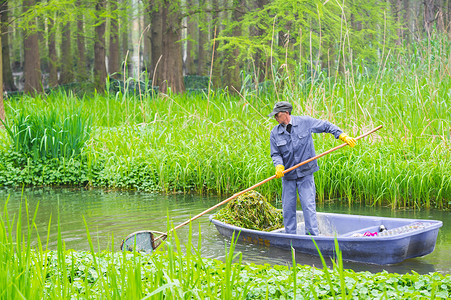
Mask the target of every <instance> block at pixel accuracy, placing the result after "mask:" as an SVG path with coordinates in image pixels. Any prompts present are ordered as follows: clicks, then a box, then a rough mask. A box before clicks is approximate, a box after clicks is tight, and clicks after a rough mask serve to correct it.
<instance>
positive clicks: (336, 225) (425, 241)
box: [210, 211, 443, 265]
mask: <svg viewBox="0 0 451 300" xmlns="http://www.w3.org/2000/svg"><path fill="white" fill-rule="evenodd" d="M317 216H318V227H319V230H320V235H319V236H310V235H305V234H304V233H303V232H304V218H303V215H302V211H298V212H297V221H298V233H297V234H287V233H285V232H284V229H283V228H281V229H278V230H274V231H270V232H266V231H258V230H252V229H246V228H240V227H236V226H233V225H230V224H226V223H224V222H221V221H218V220H216V219H215V218H214V217H215V216H214V215H211V216H210V221H211V222H212V223H213V224H214V225H215V226H216V228H217V229H218V231H219V232H220V233H221V234H222V235H224V236H226V237H229V238H230V237H232V235H233V233H235V236H238V233H239V240H241V241H244V242H248V243H253V244H259V245H263V246H266V247H278V248H284V249H291V246H292V247H293V248H294V249H295V250H296V251H299V252H302V253H307V254H312V255H317V256H318V250H317V248H316V247H315V244H314V242H313V239H314V240H315V242H316V244H317V245H318V248H319V250H320V251H321V254H322V255H323V256H328V257H335V239H336V240H337V241H338V245H339V249H340V250H341V252H342V257H343V259H344V260H349V261H356V262H363V263H372V264H378V265H390V264H397V263H400V262H402V261H403V260H405V259H408V258H413V257H419V256H424V255H427V254H429V253H431V252H432V251H434V248H435V243H436V241H437V235H438V231H439V228H440V227H442V225H443V223H442V221H436V220H418V219H404V218H388V217H372V216H358V215H346V214H335V213H320V212H318V213H317Z"/></svg>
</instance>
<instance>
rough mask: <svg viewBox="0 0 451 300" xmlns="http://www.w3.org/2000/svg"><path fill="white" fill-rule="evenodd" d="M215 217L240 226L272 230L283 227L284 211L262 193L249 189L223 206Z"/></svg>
mask: <svg viewBox="0 0 451 300" xmlns="http://www.w3.org/2000/svg"><path fill="white" fill-rule="evenodd" d="M215 219H217V220H219V221H221V222H225V223H228V224H231V225H235V226H238V227H243V228H248V229H255V230H262V231H272V230H275V229H278V228H282V227H283V216H282V211H281V210H279V209H276V208H275V207H274V206H272V205H271V204H270V203H269V202H268V201H267V200H266V199H265V197H263V196H262V195H261V194H260V193H258V192H256V191H249V192H246V193H244V194H243V195H241V196H239V197H237V198H236V199H234V200H232V201H231V202H229V204H227V206H226V207H224V208H222V209H221V210H220V211H219V212H218V213H217V214H216V216H215Z"/></svg>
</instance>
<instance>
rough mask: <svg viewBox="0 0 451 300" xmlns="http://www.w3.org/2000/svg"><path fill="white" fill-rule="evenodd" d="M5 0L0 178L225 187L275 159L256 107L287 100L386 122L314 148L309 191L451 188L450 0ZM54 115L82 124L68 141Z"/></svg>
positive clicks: (354, 126) (400, 198)
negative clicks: (325, 153) (367, 133)
mask: <svg viewBox="0 0 451 300" xmlns="http://www.w3.org/2000/svg"><path fill="white" fill-rule="evenodd" d="M0 3H1V22H2V26H1V43H2V47H1V49H2V52H1V57H2V59H1V60H0V61H1V63H2V68H1V69H2V72H0V73H1V75H2V78H1V81H2V82H3V86H2V87H1V88H3V89H4V92H1V93H0V95H1V96H0V118H1V119H2V120H4V121H5V125H6V128H7V129H8V130H7V131H6V133H4V134H3V133H2V134H3V137H4V138H3V140H4V141H6V140H7V138H6V135H8V136H9V138H10V140H9V142H5V143H3V145H2V150H3V152H2V160H3V162H2V164H1V165H0V167H1V168H0V182H1V185H14V184H22V183H23V184H27V185H28V184H31V185H46V184H77V185H100V186H112V187H117V188H124V187H125V188H137V189H151V190H154V189H156V190H163V191H168V190H173V191H180V190H183V191H185V190H195V191H198V192H205V191H215V192H217V193H219V194H221V193H232V192H236V191H237V190H238V189H242V188H245V187H248V186H250V185H253V184H254V183H256V182H257V181H259V180H261V179H263V178H265V177H267V176H268V175H271V172H272V169H271V168H270V166H269V158H268V156H267V153H266V152H267V151H266V152H265V150H267V145H266V144H265V142H267V140H266V139H264V138H261V137H262V136H264V135H265V134H268V133H269V130H270V128H271V127H272V126H273V125H274V124H273V123H271V122H269V121H260V119H259V118H261V117H263V115H266V113H267V112H269V111H270V109H271V107H272V104H273V103H274V102H275V101H277V100H289V101H291V100H295V103H294V104H295V107H296V109H295V110H296V113H300V112H301V111H303V112H307V113H309V114H310V115H312V116H317V117H323V118H326V119H328V120H331V121H333V122H335V123H337V124H338V125H340V126H341V127H343V128H346V131H347V132H349V133H350V134H353V135H357V134H359V133H363V132H362V131H363V130H367V129H370V128H371V127H375V126H376V125H379V123H384V125H388V126H387V127H388V128H387V130H388V132H387V133H384V134H380V135H379V136H378V137H377V138H376V139H375V140H374V141H373V143H380V146H377V145H371V147H369V150H368V152H365V150H359V151H360V152H354V153H356V154H355V157H353V162H352V163H351V162H347V160H346V158H345V157H341V156H331V158H330V159H329V158H327V159H325V160H324V161H323V164H324V166H326V167H327V168H326V169H327V170H328V174H327V175H320V176H319V178H317V184H318V186H319V188H318V190H319V198H320V199H325V198H331V197H332V198H337V197H338V198H341V197H343V196H346V197H347V198H348V199H351V198H353V197H356V196H357V198H360V199H365V201H369V202H370V203H373V202H380V201H390V203H391V204H392V205H393V206H395V207H396V206H419V205H420V206H421V205H426V206H431V205H434V206H439V207H444V206H445V207H446V206H449V205H450V203H451V201H450V195H451V179H450V178H451V177H450V176H449V172H450V171H449V169H450V168H448V167H447V166H449V165H450V163H451V159H450V154H449V153H450V151H449V150H450V140H451V137H450V135H451V127H450V119H451V118H450V114H451V111H450V107H451V105H450V95H451V92H450V89H449V86H450V85H449V83H450V63H451V56H450V48H451V47H450V43H449V37H450V24H451V21H450V20H451V19H450V15H451V1H449V0H421V1H420V0H418V1H408V0H390V1H383V0H368V1H361V0H343V1H337V0H334V1H332V0H324V1H301V0H274V1H269V0H256V1H245V0H233V1H232V0H229V1H221V0H210V1H208V0H187V1H177V0H176V1H165V0H149V1H138V0H120V1H119V0H118V1H113V0H98V1H87V0H60V1H52V0H47V1H46V0H42V1H36V0H24V1H20V0H16V1H7V0H1V1H0ZM58 87H60V88H61V89H58ZM130 90H131V92H130ZM55 91H59V92H55ZM61 91H63V92H61ZM80 91H81V92H80ZM60 92H61V93H60ZM155 92H158V96H155ZM193 92H194V94H193ZM59 93H60V94H59ZM196 93H197V94H196ZM5 95H6V97H7V98H5V99H6V100H5V101H6V110H5V104H4V99H3V97H4V96H5ZM87 95H88V96H87ZM193 95H195V96H193ZM155 97H158V98H155ZM155 99H159V101H158V102H157V100H155ZM18 100H19V101H18ZM78 100H82V101H78ZM74 103H79V107H78V108H76V109H75V108H74ZM118 103H119V104H118ZM58 106H60V107H62V108H61V109H59V108H58V109H57V108H56V107H58ZM48 107H51V108H48ZM80 107H82V108H80ZM77 109H81V110H82V111H84V113H86V112H89V113H90V116H83V113H82V112H80V111H78V115H77V116H78V119H76V118H72V119H71V118H68V116H72V115H73V114H74V111H77ZM7 112H9V113H10V114H11V116H6V113H7ZM255 112H258V113H255ZM250 113H252V114H250ZM120 114H122V118H121V117H119V116H118V115H120ZM132 114H134V115H133V116H131V115H132ZM243 114H248V115H249V117H248V118H246V116H244V115H243ZM36 115H41V119H39V117H38V116H36ZM60 115H62V116H63V118H62V121H61V124H63V123H64V124H66V123H67V120H69V119H70V120H71V121H73V124H75V123H77V122H78V123H79V124H81V125H77V126H78V127H77V126H75V125H73V127H72V128H75V129H74V132H75V131H76V132H77V135H78V136H79V137H80V136H85V137H80V138H78V137H77V138H75V137H72V138H74V140H73V143H72V144H73V148H70V149H66V148H67V147H68V145H67V140H68V136H67V135H60V136H59V137H56V136H53V137H52V138H53V139H58V138H59V139H60V140H58V142H55V143H54V144H52V145H50V144H49V142H48V140H50V136H49V132H50V131H51V130H49V128H53V129H55V128H54V127H52V126H55V125H54V124H55V120H56V119H58V116H60ZM30 116H34V117H35V121H34V123H33V122H31V121H30V120H32V118H31V117H30ZM49 116H50V117H49ZM52 118H53V119H52ZM119 119H120V121H118V120H119ZM152 120H153V121H152ZM168 120H171V121H176V122H173V123H174V125H175V127H174V128H175V129H167V128H165V127H164V126H160V125H159V124H160V123H158V122H159V121H161V122H163V124H167V122H168ZM30 122H31V123H33V124H34V125H33V124H31V123H30ZM46 122H47V123H48V124H50V125H49V126H50V127H45V125H46ZM78 123H77V124H78ZM91 123H94V125H95V126H94V127H93V128H94V129H93V130H92V132H91V129H88V127H90V124H91ZM237 123H238V124H237ZM254 123H255V124H254ZM64 124H63V125H64ZM130 124H131V125H130ZM143 124H144V125H143ZM146 124H147V125H148V126H145V125H146ZM63 125H61V126H63ZM150 125H152V126H150ZM373 125H375V126H373ZM33 126H35V127H36V128H37V127H39V126H41V127H40V128H41V129H42V130H41V131H40V132H41V133H40V135H39V134H36V135H33V136H32V134H31V130H28V133H29V135H28V136H27V135H26V134H25V132H26V131H27V129H30V128H35V127H33ZM127 126H128V127H127ZM133 126H134V127H133ZM129 127H132V130H130V128H129ZM90 128H91V127H90ZM105 128H111V130H107V129H105ZM186 128H189V129H188V130H187V131H183V130H185V129H186ZM243 128H244V129H243ZM113 129H114V132H113ZM34 131H36V132H38V131H39V130H37V129H36V130H34ZM53 131H55V132H56V131H58V130H56V129H55V130H53ZM63 131H65V130H61V132H63ZM107 137H109V138H110V140H107ZM135 139H136V140H138V139H144V140H143V142H141V144H138V142H136V143H135V144H133V145H126V144H125V142H124V141H131V140H134V141H135ZM146 139H147V140H146ZM224 139H225V140H224ZM246 139H247V140H246ZM243 140H246V141H245V142H244V143H243ZM112 141H116V142H115V143H114V142H112ZM227 142H228V143H227ZM27 143H28V144H27ZM58 143H59V144H64V145H65V146H64V147H66V148H64V149H63V150H61V149H60V148H57V146H56V144H58ZM316 143H318V144H319V146H320V148H324V149H325V148H326V146H332V145H333V142H331V141H329V140H327V139H325V140H320V141H317V142H316ZM10 145H12V150H11V149H10V148H8V147H9V146H10ZM149 145H151V146H150V147H149ZM162 145H163V146H164V147H166V148H164V147H163V146H162ZM382 146H383V147H382ZM52 147H54V148H52ZM96 147H97V148H96ZM211 147H213V148H214V150H210V148H211ZM131 148H136V149H135V152H133V149H131ZM163 148H164V149H163ZM93 149H94V150H93ZM381 149H382V150H381ZM400 150H402V151H400ZM52 151H53V152H52ZM139 151H141V152H142V154H137V153H138V152H139ZM164 151H166V152H164ZM170 151H172V152H170ZM356 151H357V150H356ZM371 151H372V152H371ZM377 151H379V152H377ZM18 153H19V154H18ZM146 155H147V157H146ZM50 158H51V159H56V160H57V161H58V162H57V163H54V161H51V162H50V161H49V159H50ZM64 159H66V160H64ZM74 159H75V161H76V163H75V162H74ZM114 159H117V161H116V162H115V163H112V161H113V160H114ZM146 159H147V160H146ZM177 159H178V160H177ZM40 160H41V161H40ZM337 161H339V164H340V165H337ZM262 162H265V163H264V165H262ZM346 163H347V164H349V165H346ZM359 164H361V165H362V167H361V168H360V169H361V171H359V172H356V173H355V174H353V172H352V171H349V170H352V169H353V168H355V166H356V165H359ZM69 165H70V166H69ZM387 165H389V166H390V167H389V168H388V167H385V168H384V166H387ZM162 166H164V169H163V167H162ZM69 167H70V168H71V171H70V172H69V171H68V170H66V168H69ZM347 167H348V169H349V170H347V169H346V168H347ZM60 168H63V169H64V170H63V171H62V170H60ZM70 168H69V169H70ZM356 169H357V168H355V169H354V170H356ZM49 170H53V171H52V172H53V175H49V174H50V173H51V172H49ZM368 170H370V171H368ZM46 172H47V173H46ZM71 172H72V173H71ZM354 172H355V171H354ZM13 173H14V174H13ZM61 173H64V174H65V175H62V174H61ZM67 174H69V175H67ZM118 177H121V179H118ZM274 184H275V185H276V186H277V184H276V183H274ZM270 190H273V191H274V190H275V186H274V185H269V187H268V188H267V190H266V192H267V193H268V194H269V193H270V192H269V191H270ZM431 203H432V204H431Z"/></svg>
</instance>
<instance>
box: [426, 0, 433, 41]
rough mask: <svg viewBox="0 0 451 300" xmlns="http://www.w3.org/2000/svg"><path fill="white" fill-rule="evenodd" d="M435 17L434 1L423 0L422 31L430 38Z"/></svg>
mask: <svg viewBox="0 0 451 300" xmlns="http://www.w3.org/2000/svg"><path fill="white" fill-rule="evenodd" d="M435 16H436V0H424V16H423V18H424V29H425V30H426V33H427V35H428V38H430V37H431V32H432V26H433V24H434V21H435Z"/></svg>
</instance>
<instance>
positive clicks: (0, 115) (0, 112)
mask: <svg viewBox="0 0 451 300" xmlns="http://www.w3.org/2000/svg"><path fill="white" fill-rule="evenodd" d="M3 9H4V7H3V3H2V5H1V6H0V15H1V17H0V19H1V20H2V26H0V35H3V24H4V23H3V14H4V11H3ZM2 48H3V43H2V39H0V70H1V72H0V120H1V121H3V122H4V121H5V119H6V114H5V105H4V104H3V51H2V50H3V49H2ZM0 128H3V123H2V122H0Z"/></svg>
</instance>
